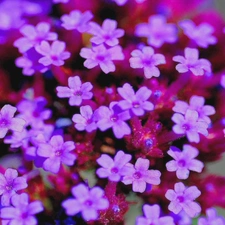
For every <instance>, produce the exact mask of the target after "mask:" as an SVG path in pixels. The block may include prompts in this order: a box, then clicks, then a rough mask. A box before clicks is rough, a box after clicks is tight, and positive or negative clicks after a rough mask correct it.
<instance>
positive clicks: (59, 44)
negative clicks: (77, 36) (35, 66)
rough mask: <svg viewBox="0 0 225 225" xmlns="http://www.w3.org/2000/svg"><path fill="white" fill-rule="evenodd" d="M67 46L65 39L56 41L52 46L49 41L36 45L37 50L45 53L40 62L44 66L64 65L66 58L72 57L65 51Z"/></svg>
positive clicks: (42, 53)
mask: <svg viewBox="0 0 225 225" xmlns="http://www.w3.org/2000/svg"><path fill="white" fill-rule="evenodd" d="M65 48H66V44H65V42H63V41H54V42H53V43H52V44H51V46H50V45H49V43H48V42H47V41H42V42H41V44H40V45H38V46H36V47H35V50H36V51H37V52H38V53H40V54H41V55H43V57H42V58H40V59H39V61H38V62H39V63H42V64H43V65H44V66H49V65H51V64H52V65H55V66H62V65H64V60H66V59H68V58H69V57H70V53H69V52H67V51H64V50H65Z"/></svg>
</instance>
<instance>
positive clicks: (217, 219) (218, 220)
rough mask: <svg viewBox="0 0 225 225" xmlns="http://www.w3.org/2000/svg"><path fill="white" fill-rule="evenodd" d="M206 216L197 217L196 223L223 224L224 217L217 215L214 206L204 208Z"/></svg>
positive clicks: (203, 224) (224, 222) (199, 224)
mask: <svg viewBox="0 0 225 225" xmlns="http://www.w3.org/2000/svg"><path fill="white" fill-rule="evenodd" d="M206 215H207V217H208V218H204V217H200V218H199V219H198V225H211V224H212V225H214V224H215V225H225V219H224V217H222V216H218V215H217V213H216V210H215V209H214V208H209V209H207V210H206Z"/></svg>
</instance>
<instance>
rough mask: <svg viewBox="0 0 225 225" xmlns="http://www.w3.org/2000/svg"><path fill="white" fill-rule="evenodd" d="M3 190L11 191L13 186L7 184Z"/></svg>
mask: <svg viewBox="0 0 225 225" xmlns="http://www.w3.org/2000/svg"><path fill="white" fill-rule="evenodd" d="M5 189H6V190H7V191H11V190H12V189H13V185H12V184H7V185H6V186H5Z"/></svg>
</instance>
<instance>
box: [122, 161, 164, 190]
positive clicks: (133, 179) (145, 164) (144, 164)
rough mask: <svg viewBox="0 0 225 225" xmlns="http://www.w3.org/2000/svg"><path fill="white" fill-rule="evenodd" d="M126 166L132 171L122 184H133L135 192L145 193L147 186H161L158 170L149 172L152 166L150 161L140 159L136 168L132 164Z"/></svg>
mask: <svg viewBox="0 0 225 225" xmlns="http://www.w3.org/2000/svg"><path fill="white" fill-rule="evenodd" d="M126 165H127V166H128V167H130V170H129V172H128V173H127V174H126V175H125V176H124V177H123V180H122V182H123V183H124V184H126V185H128V184H132V190H133V191H134V192H140V193H143V192H144V191H145V189H146V184H154V185H158V184H160V176H161V173H160V172H159V171H158V170H148V168H149V165H150V162H149V160H148V159H142V158H138V159H137V161H136V163H135V166H134V165H133V164H131V163H127V164H126Z"/></svg>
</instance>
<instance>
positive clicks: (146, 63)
mask: <svg viewBox="0 0 225 225" xmlns="http://www.w3.org/2000/svg"><path fill="white" fill-rule="evenodd" d="M131 55H132V57H131V58H130V60H129V61H130V66H131V67H132V68H134V69H136V68H143V69H144V74H145V77H146V78H148V79H150V78H151V77H159V75H160V72H159V69H158V68H157V67H156V66H158V65H160V64H165V63H166V60H165V57H164V55H162V54H154V49H153V48H151V47H148V46H145V47H143V49H142V50H141V51H140V50H137V49H136V50H134V51H132V52H131Z"/></svg>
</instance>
